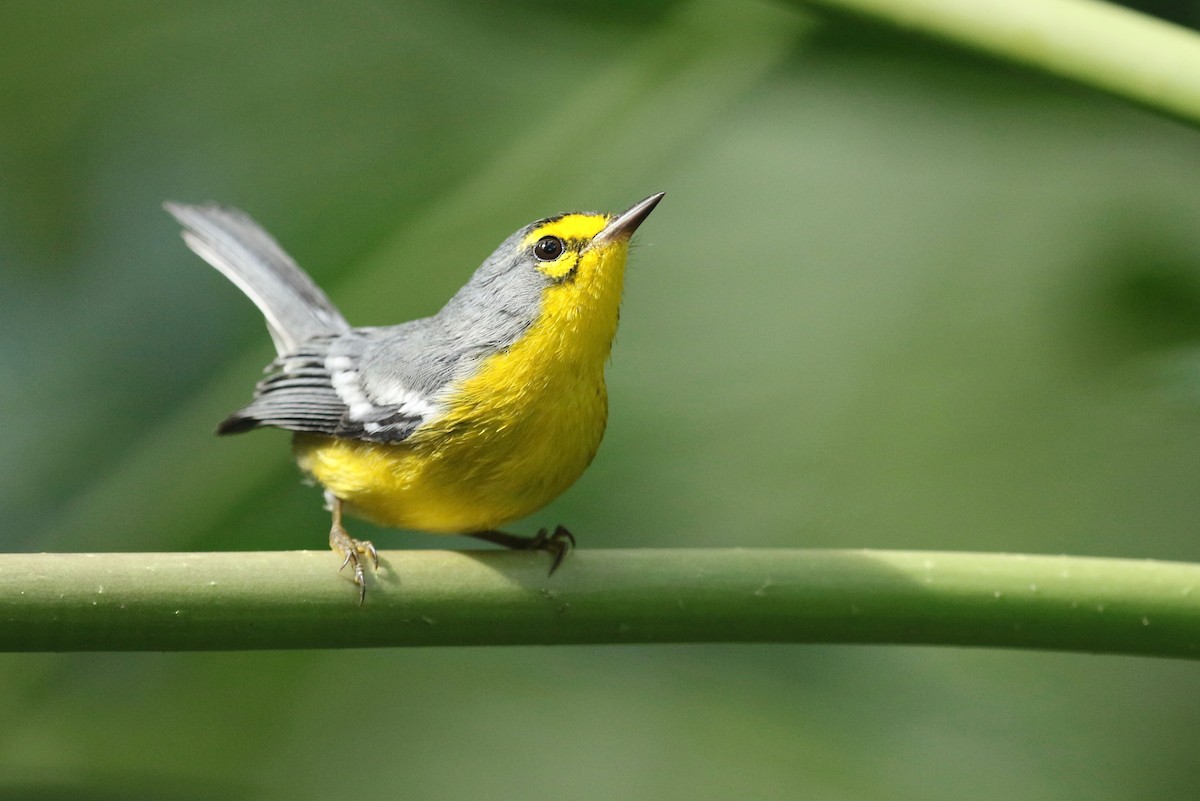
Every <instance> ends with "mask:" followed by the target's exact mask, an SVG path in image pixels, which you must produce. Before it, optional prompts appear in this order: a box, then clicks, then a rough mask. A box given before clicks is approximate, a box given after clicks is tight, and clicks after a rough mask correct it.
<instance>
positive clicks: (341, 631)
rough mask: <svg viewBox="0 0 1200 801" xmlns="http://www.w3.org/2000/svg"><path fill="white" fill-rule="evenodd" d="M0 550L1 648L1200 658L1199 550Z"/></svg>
mask: <svg viewBox="0 0 1200 801" xmlns="http://www.w3.org/2000/svg"><path fill="white" fill-rule="evenodd" d="M381 561H382V565H381V568H380V571H379V572H378V573H377V574H376V575H375V576H374V577H372V579H373V580H372V582H371V588H370V592H369V594H368V596H367V601H366V604H365V605H364V606H362V607H359V606H358V603H357V601H358V592H357V589H356V588H355V587H354V586H353V585H352V584H351V583H350V581H349V580H347V578H346V577H345V576H344V575H343V576H339V575H338V574H337V572H336V569H337V557H336V556H334V554H332V553H331V552H328V551H322V552H313V551H289V552H276V553H262V552H256V553H208V554H194V553H193V554H187V553H181V554H13V555H5V556H0V621H3V623H2V625H0V650H6V651H45V650H225V649H264V648H341V647H370V646H429V645H518V644H551V643H554V644H582V643H651V642H821V643H850V642H855V643H910V644H936V645H960V646H999V647H1021V648H1039V649H1051V650H1064V651H1092V652H1107V653H1121V654H1143V655H1154V656H1172V657H1185V658H1191V659H1195V658H1200V565H1192V564H1180V563H1171V562H1155V561H1149V560H1136V561H1135V560H1125V559H1095V558H1081V557H1066V556H1022V555H1004V554H970V553H945V552H906V551H868V550H860V551H848V550H799V549H778V550H776V549H755V550H742V549H672V550H654V549H645V550H642V549H639V550H599V551H586V550H585V551H579V552H577V553H574V554H572V555H571V558H570V559H569V560H568V561H567V562H566V563H564V565H563V567H562V568H561V569H560V570H559V571H558V572H557V573H556V574H555V575H554V576H552V577H547V575H546V567H547V564H548V561H547V557H546V555H545V554H528V553H514V552H498V551H468V552H455V551H387V552H384V553H382V554H381Z"/></svg>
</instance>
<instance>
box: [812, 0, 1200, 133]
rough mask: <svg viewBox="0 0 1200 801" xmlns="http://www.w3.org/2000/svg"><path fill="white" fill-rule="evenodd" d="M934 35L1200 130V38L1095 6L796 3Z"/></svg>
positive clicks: (853, 0) (1039, 0) (1039, 1)
mask: <svg viewBox="0 0 1200 801" xmlns="http://www.w3.org/2000/svg"><path fill="white" fill-rule="evenodd" d="M792 2H793V4H794V5H801V6H815V7H818V8H821V9H826V10H830V11H834V12H845V13H850V14H853V15H856V16H861V17H863V18H866V19H871V20H874V21H877V22H883V23H885V24H888V25H895V26H899V27H901V28H904V29H907V30H911V31H914V32H917V33H921V34H925V35H928V36H932V37H934V38H937V39H941V40H944V41H947V42H950V43H952V44H956V45H959V46H961V47H964V48H966V49H969V50H974V51H977V52H980V53H986V54H988V55H991V56H995V57H997V58H1000V59H1003V60H1005V61H1010V62H1012V63H1015V64H1020V65H1023V66H1025V67H1029V68H1031V69H1034V70H1037V71H1038V72H1044V73H1047V74H1049V75H1056V76H1058V77H1061V78H1066V79H1068V80H1071V81H1074V82H1076V83H1079V84H1081V85H1083V86H1087V87H1090V88H1092V89H1098V90H1100V91H1102V92H1107V93H1109V94H1112V95H1114V96H1116V97H1119V98H1122V99H1124V100H1128V101H1130V102H1132V103H1136V104H1138V105H1142V106H1145V107H1147V108H1150V109H1154V110H1155V111H1159V112H1162V113H1163V114H1166V115H1168V116H1172V117H1176V118H1178V119H1181V120H1184V121H1186V122H1189V123H1191V124H1193V125H1200V37H1197V36H1196V34H1194V33H1193V32H1191V31H1189V30H1187V29H1185V28H1181V27H1179V26H1177V25H1173V24H1171V23H1169V22H1165V21H1163V20H1160V19H1156V18H1154V17H1151V16H1148V15H1146V14H1141V13H1138V12H1136V11H1132V10H1130V9H1127V8H1122V7H1121V6H1117V5H1113V4H1111V3H1102V2H1095V1H1094V0H792Z"/></svg>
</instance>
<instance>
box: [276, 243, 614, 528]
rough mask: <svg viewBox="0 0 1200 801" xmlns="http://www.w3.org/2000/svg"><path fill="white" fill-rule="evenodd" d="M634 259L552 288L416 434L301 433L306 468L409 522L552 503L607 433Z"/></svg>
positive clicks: (492, 519)
mask: <svg viewBox="0 0 1200 801" xmlns="http://www.w3.org/2000/svg"><path fill="white" fill-rule="evenodd" d="M593 233H594V232H593ZM625 256H626V247H625V243H624V242H620V243H614V244H613V245H612V246H610V247H608V248H606V249H604V250H602V251H601V250H597V251H595V252H585V253H584V255H583V256H582V257H581V258H580V264H579V266H578V267H577V268H576V269H577V275H576V277H575V280H574V281H572V282H571V286H569V287H568V286H554V287H551V288H549V289H547V290H546V294H545V296H544V298H543V303H542V308H541V311H540V314H539V317H538V318H537V320H536V321H535V322H534V323H533V325H532V326H531V327H530V329H529V331H528V332H527V333H526V334H525V336H524V337H523V338H521V339H520V340H518V341H517V342H516V343H515V344H514V345H512V346H511V347H509V348H508V349H506V350H504V351H502V352H500V353H497V354H495V355H493V356H491V357H489V358H488V359H486V360H485V361H484V362H483V363H482V364H481V366H480V368H479V370H478V371H477V372H476V373H475V374H474V375H473V376H471V377H470V378H468V379H466V380H465V381H462V382H461V383H460V384H458V385H457V386H455V387H454V388H453V390H452V391H451V392H450V394H448V395H447V396H446V397H444V398H442V399H440V405H441V406H442V407H443V408H444V409H445V410H446V411H445V413H444V414H443V415H442V416H440V417H438V418H436V419H434V420H432V421H431V422H428V423H426V424H424V425H422V426H421V428H419V429H418V430H417V431H416V432H415V433H414V434H413V436H412V437H410V438H409V439H408V440H406V441H404V442H402V443H398V444H391V445H385V444H377V443H370V442H361V441H357V440H346V439H334V438H330V437H324V436H316V435H308V434H300V435H297V436H296V440H295V454H296V459H297V461H298V462H299V464H300V466H301V468H302V469H304V470H305V471H307V472H308V473H310V474H311V475H312V476H313V477H314V478H316V480H317V481H319V482H320V483H321V484H322V485H324V486H325V487H326V488H327V489H329V490H330V491H332V492H333V493H334V494H335V495H337V496H338V497H339V498H341V499H342V500H343V502H344V503H345V504H346V506H347V508H348V510H349V511H351V512H353V513H355V514H357V515H358V516H361V517H365V518H367V519H368V520H371V521H373V522H376V523H380V524H382V525H387V526H394V527H397V528H406V529H415V530H420V531H428V532H435V533H470V532H475V531H484V530H488V529H494V528H497V527H499V526H502V525H504V524H506V523H508V522H510V521H512V520H516V519H517V518H521V517H524V516H526V515H528V514H531V513H532V512H534V511H537V510H538V509H540V508H541V507H543V506H545V505H546V504H547V503H549V502H550V501H552V500H553V499H554V498H555V497H557V496H558V495H559V494H561V493H562V492H563V491H564V490H566V489H567V488H568V487H570V486H571V484H573V483H574V482H575V480H576V479H577V478H579V476H580V475H581V474H582V473H583V471H584V469H585V468H586V467H587V466H588V464H589V463H590V462H591V460H592V457H593V456H594V455H595V453H596V449H597V448H598V447H599V445H600V440H601V438H602V437H603V435H604V427H605V422H606V420H607V414H608V401H607V394H606V392H605V386H604V366H605V362H606V361H607V359H608V355H609V350H610V348H611V345H612V339H613V336H614V334H615V332H616V327H617V307H618V305H619V303H620V294H621V284H622V279H623V272H624V263H625Z"/></svg>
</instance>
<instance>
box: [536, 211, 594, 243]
mask: <svg viewBox="0 0 1200 801" xmlns="http://www.w3.org/2000/svg"><path fill="white" fill-rule="evenodd" d="M608 220H609V218H608V217H607V216H606V215H604V214H564V215H563V216H562V217H559V218H558V219H557V220H552V221H550V222H548V223H546V224H545V225H539V226H538V227H536V228H534V229H533V230H532V231H530V232H529V235H528V236H526V237H525V239H524V240H523V242H522V244H525V245H529V244H532V243H534V242H536V241H538V240H539V239H541V238H542V237H543V236H557V237H558V238H559V239H563V240H567V241H570V240H572V239H583V240H587V239H591V238H592V237H594V236H595V235H596V234H598V233H600V232H601V231H603V230H604V226H605V225H608Z"/></svg>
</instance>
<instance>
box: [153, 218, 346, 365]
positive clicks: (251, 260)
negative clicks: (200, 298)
mask: <svg viewBox="0 0 1200 801" xmlns="http://www.w3.org/2000/svg"><path fill="white" fill-rule="evenodd" d="M163 208H165V209H166V210H167V211H169V212H170V213H171V214H172V215H173V216H174V217H175V219H176V220H178V221H179V222H180V224H181V225H183V229H184V230H183V241H184V242H186V243H187V246H188V247H189V248H191V249H192V250H193V251H194V252H195V253H196V254H197V255H198V256H200V257H201V258H202V259H204V260H205V261H207V262H208V263H209V264H211V265H212V266H213V267H216V268H217V269H218V270H220V271H221V273H222V274H224V276H225V277H226V278H228V279H229V280H230V281H232V282H233V283H234V284H236V285H237V287H238V288H239V289H241V290H242V292H245V293H246V296H247V297H249V298H250V300H252V301H254V305H255V306H258V309H259V311H261V312H262V313H263V317H265V318H266V320H267V328H268V330H270V332H271V339H272V340H274V342H275V350H276V351H278V352H279V355H280V356H283V355H285V354H287V353H291V352H293V351H295V350H296V349H297V348H298V347H299V346H300V345H301V344H303V343H304V342H305V341H307V340H309V339H312V338H313V337H317V336H323V335H328V334H336V333H341V332H343V331H349V330H350V324H349V323H347V322H346V318H344V317H342V314H341V312H339V311H338V310H337V308H336V307H334V305H333V304H332V303H331V302H330V301H329V298H327V297H326V296H325V293H324V292H322V291H321V289H320V287H318V286H317V285H316V284H315V283H313V280H312V279H311V278H309V277H308V274H307V273H305V272H304V271H303V270H301V269H300V267H299V266H297V264H296V262H294V261H293V260H292V257H291V256H289V255H288V254H287V253H285V252H284V250H283V248H281V247H280V246H279V243H278V242H276V241H275V240H274V239H272V238H271V235H270V234H268V233H267V232H266V231H264V230H263V229H262V227H261V226H259V225H258V223H256V222H254V220H252V219H250V217H249V216H248V215H247V214H245V213H244V212H242V211H239V210H238V209H234V208H229V207H225V206H216V205H208V206H187V205H183V204H179V203H164V204H163Z"/></svg>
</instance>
